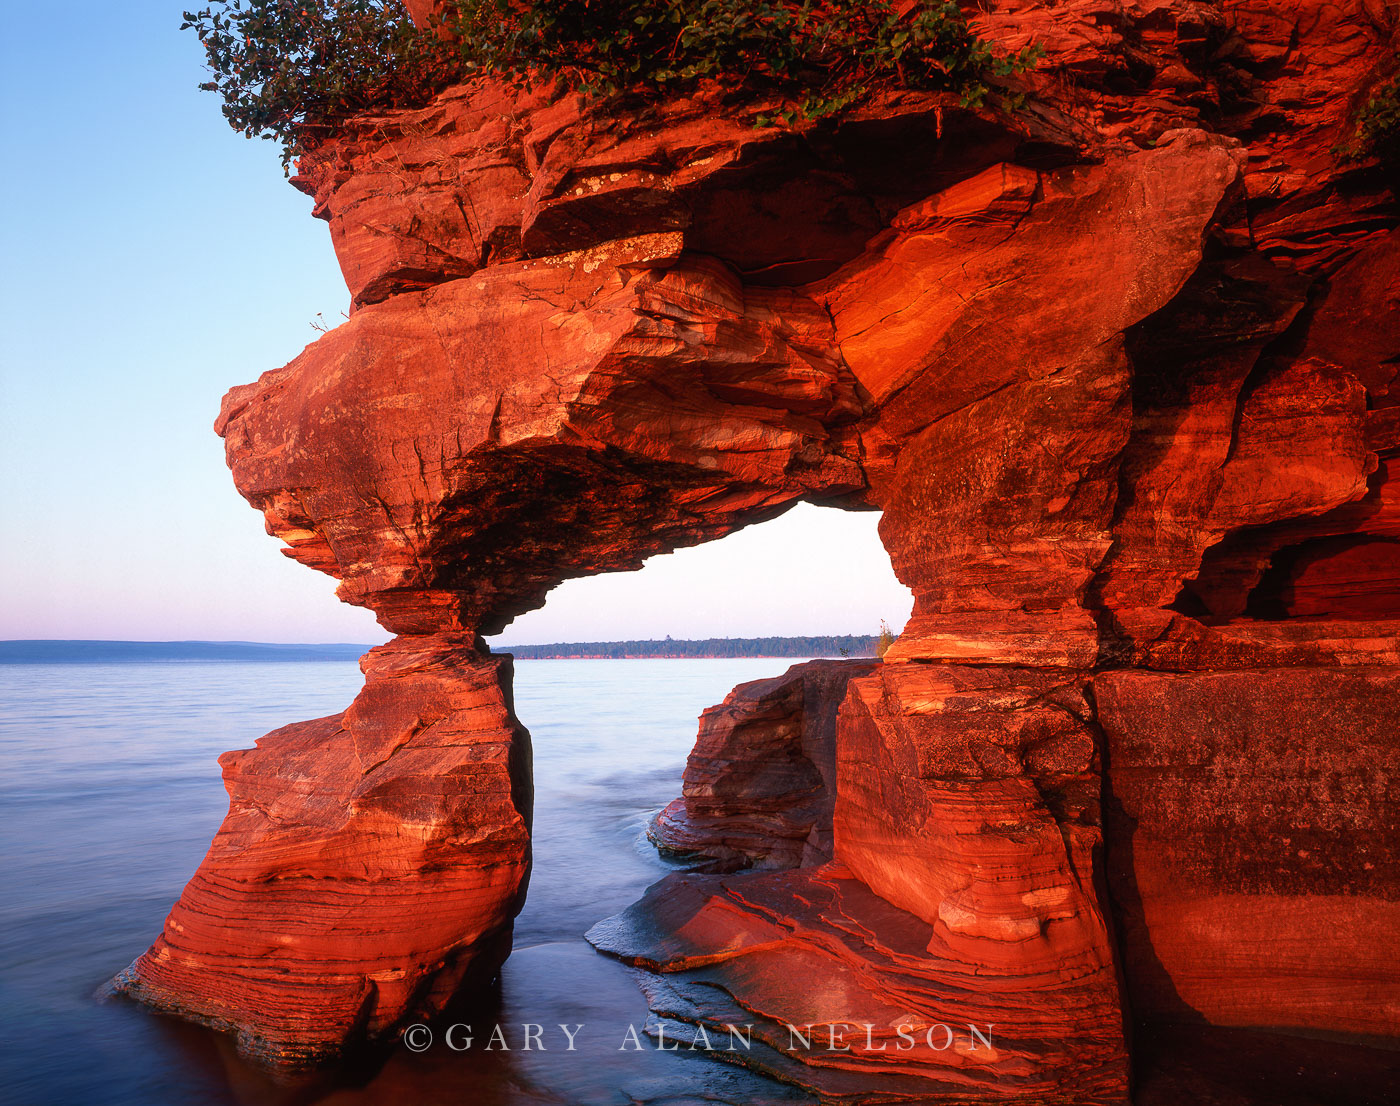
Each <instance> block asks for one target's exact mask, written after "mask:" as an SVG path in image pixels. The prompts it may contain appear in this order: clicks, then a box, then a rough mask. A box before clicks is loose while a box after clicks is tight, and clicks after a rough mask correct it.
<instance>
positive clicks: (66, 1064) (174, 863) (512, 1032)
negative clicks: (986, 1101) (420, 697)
mask: <svg viewBox="0 0 1400 1106" xmlns="http://www.w3.org/2000/svg"><path fill="white" fill-rule="evenodd" d="M791 663H792V662H791V661H787V660H779V659H751V660H698V661H697V660H633V661H607V660H597V661H594V660H578V661H564V660H559V661H521V662H517V664H516V709H517V712H518V713H519V715H520V718H521V720H522V721H523V722H524V723H525V725H526V726H527V727H529V729H530V732H531V734H532V736H533V738H534V746H535V775H536V786H537V797H536V810H535V868H534V875H533V877H532V880H531V886H530V898H529V903H528V905H527V906H526V907H525V910H524V912H523V914H522V915H521V916H520V918H519V919H518V921H517V924H516V936H515V952H514V954H513V955H512V957H511V959H510V961H509V962H508V963H507V964H506V967H505V969H504V971H503V973H502V980H501V985H500V988H499V991H498V993H496V994H494V995H492V996H488V997H487V998H486V999H485V1000H484V1001H483V1004H482V1005H481V1007H480V1008H479V1009H478V1010H477V1011H476V1012H475V1013H474V1014H473V1015H472V1016H473V1019H474V1020H478V1019H479V1021H480V1023H481V1024H483V1025H488V1026H489V1025H490V1024H492V1023H494V1022H500V1023H501V1024H503V1025H504V1026H505V1027H506V1033H507V1043H508V1044H510V1045H513V1046H515V1047H514V1048H513V1049H512V1051H510V1052H502V1051H499V1050H497V1051H493V1052H489V1053H487V1052H483V1051H480V1045H481V1043H482V1042H481V1041H478V1042H477V1047H476V1048H473V1049H472V1050H471V1051H468V1052H462V1053H454V1052H451V1051H450V1050H448V1049H445V1048H442V1047H441V1046H440V1045H439V1046H437V1047H434V1048H432V1049H430V1050H429V1051H427V1052H425V1053H422V1054H421V1055H414V1054H412V1053H409V1052H408V1051H407V1050H406V1049H403V1048H398V1049H396V1050H395V1051H394V1052H392V1053H391V1054H390V1056H389V1059H388V1061H387V1062H386V1063H385V1064H383V1065H382V1066H377V1067H376V1068H375V1069H374V1070H373V1071H367V1072H361V1073H356V1074H353V1075H342V1076H338V1077H336V1079H335V1080H334V1081H333V1082H332V1081H329V1080H327V1079H326V1078H322V1079H319V1080H317V1081H314V1082H303V1083H294V1084H279V1083H275V1082H273V1081H271V1080H270V1079H269V1078H268V1077H267V1076H266V1074H265V1073H263V1072H261V1071H259V1070H257V1069H255V1068H252V1067H249V1066H248V1065H245V1064H243V1063H242V1062H241V1061H240V1060H239V1059H238V1058H237V1057H236V1055H234V1053H233V1050H232V1048H231V1047H230V1044H229V1041H228V1040H227V1038H225V1037H223V1036H221V1035H219V1034H216V1033H212V1032H209V1031H207V1030H204V1029H200V1028H198V1027H194V1026H189V1025H186V1024H185V1023H183V1022H180V1021H178V1020H176V1019H173V1018H169V1017H163V1016H159V1015H156V1014H153V1013H151V1012H149V1011H147V1010H146V1009H144V1008H142V1007H141V1006H139V1005H136V1004H133V1003H131V1002H128V1001H125V1000H119V1001H114V1002H106V1003H99V1002H96V1001H95V1000H94V999H93V998H92V994H93V991H94V990H95V989H96V988H97V987H98V986H99V985H100V984H101V983H102V982H103V981H104V980H106V979H107V978H109V977H110V976H111V975H113V974H114V973H115V972H117V971H119V970H120V969H121V968H123V967H125V966H126V965H127V964H129V963H130V962H131V961H132V960H133V959H134V958H135V957H136V956H138V955H139V954H140V953H141V952H143V951H144V950H145V948H146V947H147V945H149V943H150V942H151V940H152V938H154V937H155V936H156V934H157V933H158V932H159V931H160V928H161V925H162V923H163V921H164V919H165V914H166V912H167V911H168V909H169V908H170V905H171V903H172V902H173V901H174V900H175V898H176V897H177V896H178V895H179V893H180V890H181V888H182V887H183V886H184V884H185V881H186V880H187V879H188V878H189V877H190V875H191V874H192V873H193V872H194V870H195V868H196V867H197V866H198V864H199V861H200V859H201V858H202V857H203V855H204V850H205V848H206V846H207V845H208V843H209V839H210V838H211V837H212V836H213V834H214V831H215V830H216V829H217V828H218V825H219V823H220V821H221V820H222V818H223V815H224V812H225V810H226V809H227V796H226V795H225V793H224V790H223V785H222V781H221V779H220V776H219V768H218V765H217V764H216V763H215V759H214V758H215V757H216V756H217V755H218V754H219V753H221V752H223V751H224V750H226V749H235V748H246V747H248V746H250V745H251V744H252V743H253V741H254V739H255V738H258V737H260V736H262V734H264V733H266V732H267V731H268V730H271V729H274V728H276V727H277V726H281V725H285V724H286V723H288V722H294V721H299V720H302V719H306V718H315V717H319V716H322V715H326V714H334V713H336V712H337V711H339V710H341V709H343V708H344V707H345V706H347V705H348V704H349V703H350V700H351V699H352V698H353V697H354V695H355V693H356V691H357V690H358V689H359V687H360V684H361V676H360V673H359V670H358V668H357V667H356V666H355V665H354V664H345V663H338V662H320V663H293V662H278V663H242V662H212V663H211V662H186V663H174V664H165V663H149V664H81V665H0V1004H3V1011H2V1012H0V1064H2V1065H3V1072H0V1100H3V1101H5V1102H15V1103H25V1104H35V1106H38V1104H49V1103H55V1104H58V1103H62V1104H65V1106H66V1104H103V1103H131V1104H140V1106H149V1104H156V1103H161V1104H182V1103H191V1104H194V1103H197V1104H200V1106H206V1104H218V1103H240V1104H248V1106H251V1104H261V1103H274V1104H277V1106H283V1104H288V1106H289V1104H292V1103H310V1102H324V1103H336V1104H346V1106H348V1104H360V1103H365V1104H368V1103H375V1104H378V1103H383V1104H385V1106H389V1104H393V1106H402V1104H410V1106H411V1104H434V1103H448V1102H451V1103H470V1104H472V1106H477V1104H481V1106H491V1104H496V1103H500V1104H511V1106H515V1104H525V1103H528V1104H536V1103H539V1104H554V1103H559V1104H567V1106H594V1104H599V1106H604V1104H606V1106H614V1104H616V1106H624V1104H630V1103H649V1104H657V1106H660V1104H668V1106H681V1104H698V1103H701V1102H708V1103H714V1102H733V1103H758V1102H779V1101H797V1100H798V1099H794V1098H793V1097H792V1092H789V1091H787V1090H785V1089H784V1088H782V1087H781V1086H780V1085H778V1084H776V1083H772V1082H770V1081H768V1080H765V1079H762V1078H760V1077H758V1076H755V1075H751V1074H749V1073H748V1072H746V1071H744V1070H743V1069H740V1068H735V1067H731V1066H729V1065H727V1064H723V1063H720V1062H718V1061H716V1060H713V1059H709V1058H705V1057H703V1056H698V1055H696V1056H687V1055H685V1054H680V1055H676V1054H671V1053H667V1054H659V1053H657V1052H656V1051H655V1050H654V1049H653V1048H651V1047H650V1045H648V1047H647V1049H646V1050H645V1051H643V1052H636V1051H631V1050H627V1051H621V1050H619V1047H618V1046H619V1045H620V1044H621V1043H622V1042H623V1041H624V1038H625V1035H626V1029H627V1026H628V1025H636V1026H637V1028H638V1030H640V1028H641V1026H642V1024H643V1022H644V1021H645V1017H646V1006H645V1003H644V1002H643V1000H642V997H641V994H640V992H639V991H638V990H637V988H636V985H635V982H634V980H633V977H632V974H631V972H630V971H629V969H627V968H626V967H624V966H623V965H621V964H618V963H617V962H615V961H612V960H609V959H607V958H605V957H602V956H599V955H598V954H596V953H595V952H593V950H592V949H591V947H590V946H588V945H587V944H586V943H585V942H584V941H583V939H582V936H583V933H584V931H585V930H587V929H588V928H589V927H590V926H591V925H592V924H593V923H594V922H596V921H597V920H598V919H600V918H603V917H606V916H607V915H609V914H612V913H615V912H616V911H618V910H620V909H621V908H623V907H624V906H626V905H627V904H628V903H630V902H631V901H633V900H634V899H636V898H637V897H638V896H640V895H641V893H642V892H643V890H644V889H645V888H646V887H647V885H648V884H650V883H652V882H654V881H655V880H657V879H659V878H660V877H661V876H662V875H664V874H665V873H666V871H667V870H668V867H667V865H666V864H665V863H664V862H662V861H661V860H660V859H659V858H658V857H657V856H656V854H655V852H654V851H653V850H652V849H651V848H650V846H649V845H647V843H646V841H645V838H644V837H643V830H644V827H645V825H646V822H647V819H648V818H649V817H650V816H651V815H652V814H653V813H654V812H655V811H656V810H658V809H659V808H660V807H661V806H663V805H664V804H665V803H667V802H669V801H670V800H671V799H672V798H674V797H675V796H676V795H678V794H679V793H680V781H681V771H682V769H683V768H684V765H685V757H686V754H687V753H688V752H689V751H690V748H691V745H692V744H693V743H694V740H695V727H696V717H697V715H698V714H699V713H700V711H701V710H702V709H704V708H705V707H707V706H709V705H711V704H712V703H717V702H719V701H720V700H721V699H722V698H723V697H724V695H725V694H726V693H727V692H728V691H729V689H730V688H732V687H733V686H734V685H735V684H737V683H741V682H743V681H745V680H752V679H758V678H760V677H764V676H770V675H776V674H778V673H780V672H782V671H784V670H785V669H786V668H787V667H788V665H789V664H791ZM522 1022H539V1023H544V1024H545V1025H546V1027H547V1029H548V1032H547V1033H546V1035H545V1037H544V1041H543V1043H544V1044H545V1045H546V1048H547V1049H548V1051H545V1052H540V1051H531V1052H528V1053H527V1052H522V1051H520V1048H519V1045H520V1044H521V1043H522V1042H521V1039H520V1037H519V1034H518V1029H513V1028H512V1027H518V1026H519V1024H520V1023H522ZM560 1022H563V1023H567V1024H569V1025H570V1026H571V1027H572V1026H573V1025H577V1024H579V1023H583V1025H584V1026H585V1028H584V1029H583V1030H581V1031H579V1033H578V1037H577V1040H578V1045H579V1048H578V1051H576V1052H573V1053H569V1052H564V1051H562V1049H563V1045H564V1044H565V1043H566V1042H565V1039H564V1037H563V1035H562V1034H561V1033H559V1032H558V1030H557V1028H556V1027H557V1024H558V1023H560ZM642 1039H643V1041H645V1040H646V1038H642Z"/></svg>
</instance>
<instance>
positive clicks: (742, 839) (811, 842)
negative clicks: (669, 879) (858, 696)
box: [647, 660, 875, 870]
mask: <svg viewBox="0 0 1400 1106" xmlns="http://www.w3.org/2000/svg"><path fill="white" fill-rule="evenodd" d="M874 667H875V662H874V661H864V660H849V661H808V662H807V663H806V664H795V665H793V666H792V667H791V668H789V669H788V670H787V672H785V673H784V674H783V675H781V676H778V677H775V678H774V679H771V680H754V681H752V682H750V683H746V684H740V685H739V686H738V687H736V688H735V689H734V690H733V691H732V692H730V694H729V695H728V696H727V697H726V698H725V700H724V702H723V703H720V704H719V705H718V706H714V707H711V708H710V709H709V710H707V711H705V713H704V714H702V715H701V716H700V733H699V736H698V737H697V738H696V742H695V749H694V750H693V751H692V752H691V754H690V758H689V760H687V761H686V766H685V782H684V787H683V789H682V792H681V797H680V798H679V799H677V800H676V801H675V802H673V803H671V804H670V805H669V806H667V807H666V808H665V809H664V810H662V811H661V812H660V813H659V814H657V816H656V818H655V819H654V820H653V821H652V824H651V825H650V827H648V829H647V835H648V836H649V837H650V838H651V839H652V841H654V842H655V843H656V845H657V847H658V848H660V849H662V850H663V851H664V852H667V853H670V854H672V855H674V856H678V857H681V858H684V859H688V860H696V859H703V860H705V861H706V862H707V863H708V864H709V866H711V867H718V868H723V869H726V870H728V869H737V868H798V867H801V866H803V865H816V864H821V863H823V862H824V861H827V860H830V859H831V851H832V836H831V833H832V814H833V809H834V807H835V804H836V711H837V708H838V707H839V706H840V704H841V700H843V699H844V698H845V697H846V687H847V685H848V684H849V683H850V682H851V680H852V679H854V678H856V677H857V676H865V675H868V674H869V673H870V671H871V669H872V668H874Z"/></svg>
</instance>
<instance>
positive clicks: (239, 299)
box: [0, 0, 909, 643]
mask: <svg viewBox="0 0 1400 1106" xmlns="http://www.w3.org/2000/svg"><path fill="white" fill-rule="evenodd" d="M186 2H187V0H186ZM59 10H61V11H62V16H61V17H59V16H58V15H57V14H56V12H57V11H59ZM180 10H181V2H180V0H171V2H170V3H165V2H154V0H136V2H134V3H123V4H112V3H110V2H105V3H95V2H79V3H73V4H67V5H63V6H62V7H61V9H55V8H54V7H51V6H47V5H36V4H20V3H18V2H17V0H15V2H9V3H5V4H3V5H0V12H2V13H3V14H0V21H2V25H0V132H2V133H3V139H4V146H3V149H4V152H5V158H4V161H5V163H6V169H5V171H4V172H3V174H0V203H3V211H4V223H3V231H2V232H0V233H3V243H2V248H3V258H4V263H3V267H0V283H2V285H3V286H0V511H3V516H0V517H3V527H2V533H0V580H3V587H0V638H18V637H52V638H79V637H82V638H132V639H142V640H164V639H187V638H197V639H212V640H233V639H237V640H258V641H364V642H368V641H379V640H382V639H383V638H384V637H386V636H387V635H386V634H385V633H384V631H382V630H381V629H380V628H379V627H378V626H377V625H376V624H375V622H374V619H373V616H372V615H370V614H369V613H368V612H367V611H362V610H359V609H357V608H353V607H349V606H346V605H345V604H342V603H340V602H338V601H337V600H336V599H335V597H334V594H333V592H334V586H335V584H334V581H333V580H331V579H330V578H329V577H327V576H323V575H321V574H320V573H316V572H312V571H310V570H309V569H306V568H303V567H302V566H300V565H297V564H295V563H293V562H291V561H289V560H286V559H285V558H283V557H282V556H281V555H280V554H279V553H278V552H277V549H278V543H277V542H276V541H274V539H272V538H270V537H268V536H267V535H266V534H264V533H263V530H262V525H261V520H260V518H259V517H258V515H257V514H256V513H255V512H254V511H253V510H252V508H250V507H249V506H248V505H247V504H246V503H245V502H244V501H243V500H242V499H241V498H240V497H239V496H238V494H237V493H236V492H235V491H234V489H233V484H232V481H231V479H230V477H229V474H228V471H227V470H226V469H225V467H224V462H223V449H222V443H221V442H220V440H219V439H218V438H217V437H216V436H215V434H214V432H213V430H212V428H211V425H212V422H213V419H214V416H215V414H216V413H217V411H218V406H219V399H220V397H221V396H222V395H223V393H224V392H225V391H226V390H227V389H228V388H229V387H230V386H231V385H234V384H240V383H244V382H246V381H249V380H252V379H254V378H255V377H256V376H257V375H258V374H259V373H261V372H263V371H265V370H266V369H270V368H274V367H276V366H278V365H281V364H283V363H285V362H286V361H288V360H290V359H291V358H292V357H293V356H295V355H296V354H297V353H298V352H299V351H300V349H301V348H302V347H303V346H304V345H305V344H306V343H307V342H309V341H311V340H312V339H313V338H315V337H316V334H315V332H314V331H313V330H312V329H311V326H310V322H311V320H312V319H313V318H315V317H316V315H317V313H318V312H320V313H322V314H323V315H324V316H325V317H326V318H327V319H338V318H339V317H340V312H341V311H342V310H343V309H344V308H345V306H346V304H347V302H348V296H347V293H346V291H345V286H344V283H343V282H342V280H341V278H340V272H339V269H338V268H337V266H336V263H335V258H334V255H333V253H332V251H331V247H330V241H329V237H328V235H327V232H326V227H325V224H324V223H321V222H319V221H317V220H314V219H312V218H311V215H310V208H311V203H310V200H308V199H307V198H306V197H305V196H303V195H301V193H299V192H297V191H296V190H294V189H293V188H292V187H291V186H290V185H289V184H287V183H286V181H285V180H284V179H283V177H282V172H281V169H280V166H279V164H278V156H277V150H276V148H275V146H274V145H273V144H272V143H270V142H250V141H248V140H246V139H244V138H242V137H241V136H239V135H237V134H235V133H234V132H233V131H232V130H231V129H229V127H228V126H227V125H226V124H225V123H224V120H223V117H222V116H221V114H220V112H219V101H218V98H217V97H216V96H213V95H211V94H209V93H203V92H199V91H198V90H197V89H196V88H195V85H196V84H198V83H199V81H201V80H202V79H204V74H203V70H202V69H201V60H202V59H201V56H200V51H199V48H198V45H197V43H196V41H195V39H194V38H193V36H192V35H191V34H190V33H189V32H181V31H179V30H178V27H179V23H180ZM875 523H876V516H875V515H873V514H862V515H852V514H842V513H840V512H837V511H832V510H819V509H816V508H811V507H802V508H799V509H797V510H796V511H794V512H791V513H789V514H788V515H785V516H784V517H783V518H781V519H779V520H776V521H774V522H771V523H767V524H765V525H763V526H760V527H754V528H752V529H751V530H747V531H742V532H741V533H739V534H736V535H733V536H731V537H729V538H726V539H724V540H723V541H720V542H715V543H712V544H711V545H708V546H703V547H700V548H698V549H693V550H684V551H681V552H679V553H677V554H673V555H670V556H666V557H658V558H655V559H653V561H651V562H649V563H648V565H647V567H646V568H645V569H643V570H642V571H641V572H635V573H625V574H618V575H615V576H611V577H599V578H593V579H589V580H582V581H577V582H573V583H570V584H566V585H564V586H563V587H561V588H560V589H559V590H558V591H557V592H556V593H554V595H552V596H551V598H550V601H549V603H548V605H547V606H546V607H545V608H544V609H543V610H541V611H538V612H534V613H532V614H530V615H526V616H525V617H523V618H521V619H520V620H518V621H517V622H516V623H515V624H514V625H513V626H511V627H510V628H509V629H507V631H506V632H505V634H504V635H502V637H501V639H500V640H502V641H506V642H514V643H525V642H544V641H559V640H580V639H593V640H599V639H611V638H622V637H650V636H664V635H665V634H667V633H670V634H672V635H674V636H676V637H709V636H715V635H718V636H749V635H757V634H778V633H785V634H805V633H860V632H872V633H873V632H874V631H875V629H877V628H878V625H879V620H880V619H881V618H885V619H888V620H889V621H890V622H891V624H893V625H894V626H895V627H896V629H897V628H898V626H899V625H900V624H902V622H903V621H904V619H905V617H906V616H907V615H908V610H909V597H908V592H907V591H906V590H905V589H904V588H902V587H901V586H900V585H899V584H898V582H897V581H895V579H894V577H893V575H892V574H891V573H890V570H889V566H888V562H887V560H886V558H885V556H884V554H883V552H882V551H881V549H880V547H879V542H878V538H877V537H876V535H875Z"/></svg>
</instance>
